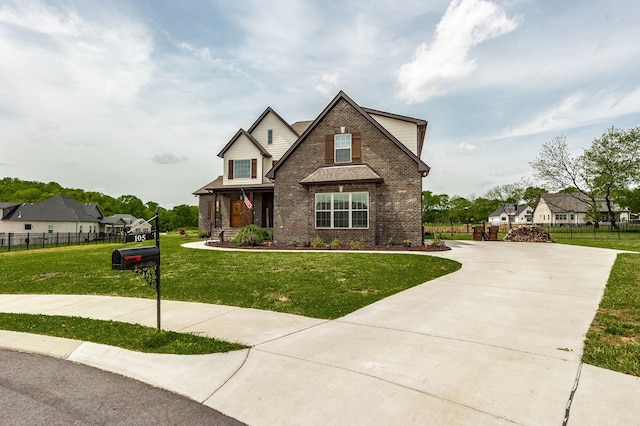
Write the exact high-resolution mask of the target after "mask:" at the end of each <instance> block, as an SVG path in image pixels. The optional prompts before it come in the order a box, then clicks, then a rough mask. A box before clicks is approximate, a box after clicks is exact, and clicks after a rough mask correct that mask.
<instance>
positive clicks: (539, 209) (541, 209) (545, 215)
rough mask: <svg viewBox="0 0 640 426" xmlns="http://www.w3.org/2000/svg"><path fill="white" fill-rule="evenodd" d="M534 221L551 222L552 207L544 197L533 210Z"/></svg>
mask: <svg viewBox="0 0 640 426" xmlns="http://www.w3.org/2000/svg"><path fill="white" fill-rule="evenodd" d="M533 223H551V209H549V206H548V205H547V202H546V201H544V199H542V198H541V199H540V202H538V205H537V206H536V209H535V211H534V212H533Z"/></svg>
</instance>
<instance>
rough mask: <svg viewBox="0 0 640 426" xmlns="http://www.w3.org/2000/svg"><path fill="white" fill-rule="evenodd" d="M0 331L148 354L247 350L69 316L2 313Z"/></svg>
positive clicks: (219, 342) (136, 326) (200, 338)
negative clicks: (97, 344)
mask: <svg viewBox="0 0 640 426" xmlns="http://www.w3.org/2000/svg"><path fill="white" fill-rule="evenodd" d="M0 329H3V330H12V331H22V332H28V333H33V334H43V335H47V336H56V337H64V338H67V339H75V340H83V341H91V342H94V343H102V344H105V345H111V346H118V347H121V348H125V349H129V350H133V351H137V352H146V353H160V354H177V355H194V354H209V353H217V352H229V351H235V350H239V349H246V348H247V346H244V345H241V344H239V343H229V342H225V341H223V340H217V339H211V338H208V337H203V336H196V335H194V334H184V333H175V332H172V331H160V332H158V331H157V330H156V329H155V328H151V327H144V326H141V325H137V324H128V323H124V322H117V321H99V320H92V319H87V318H79V317H67V316H54V315H31V314H12V313H0Z"/></svg>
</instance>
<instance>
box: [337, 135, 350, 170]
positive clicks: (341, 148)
mask: <svg viewBox="0 0 640 426" xmlns="http://www.w3.org/2000/svg"><path fill="white" fill-rule="evenodd" d="M346 136H349V148H346V147H338V139H342V138H344V137H346ZM341 142H344V143H346V141H341ZM347 149H348V150H349V159H348V160H345V161H339V160H338V150H340V151H345V150H347ZM352 160H353V135H352V134H351V133H337V134H335V135H333V161H334V163H345V164H346V163H351V162H352Z"/></svg>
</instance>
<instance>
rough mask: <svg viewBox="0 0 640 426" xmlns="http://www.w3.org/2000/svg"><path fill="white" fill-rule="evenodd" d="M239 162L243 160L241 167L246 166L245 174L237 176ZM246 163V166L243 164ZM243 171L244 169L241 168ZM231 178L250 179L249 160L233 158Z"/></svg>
mask: <svg viewBox="0 0 640 426" xmlns="http://www.w3.org/2000/svg"><path fill="white" fill-rule="evenodd" d="M240 162H243V168H245V167H246V171H247V173H246V176H244V175H242V176H238V172H239V169H241V168H240ZM244 163H246V166H245V165H244ZM243 171H244V170H243ZM232 179H251V160H249V159H243V160H233V178H232Z"/></svg>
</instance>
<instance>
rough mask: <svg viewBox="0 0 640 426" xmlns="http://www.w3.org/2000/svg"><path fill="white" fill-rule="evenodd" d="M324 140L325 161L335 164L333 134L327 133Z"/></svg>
mask: <svg viewBox="0 0 640 426" xmlns="http://www.w3.org/2000/svg"><path fill="white" fill-rule="evenodd" d="M324 141H325V144H324V162H325V164H333V135H326V136H325V139H324Z"/></svg>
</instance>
